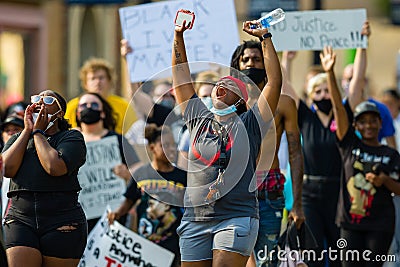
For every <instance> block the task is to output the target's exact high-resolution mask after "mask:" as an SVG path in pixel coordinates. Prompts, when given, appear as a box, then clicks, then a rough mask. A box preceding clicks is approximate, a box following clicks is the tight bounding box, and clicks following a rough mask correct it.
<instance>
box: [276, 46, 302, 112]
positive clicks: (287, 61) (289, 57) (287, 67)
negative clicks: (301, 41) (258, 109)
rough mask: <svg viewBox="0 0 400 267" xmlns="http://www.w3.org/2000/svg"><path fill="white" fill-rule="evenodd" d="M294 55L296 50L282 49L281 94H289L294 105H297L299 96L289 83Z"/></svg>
mask: <svg viewBox="0 0 400 267" xmlns="http://www.w3.org/2000/svg"><path fill="white" fill-rule="evenodd" d="M295 56H296V51H283V53H282V61H281V66H282V78H283V80H282V81H283V84H282V94H285V95H288V96H290V97H291V98H292V99H293V100H294V102H295V104H296V107H298V106H299V102H300V97H299V95H298V94H297V92H296V90H295V89H294V88H293V85H292V83H291V66H292V61H293V59H294V57H295Z"/></svg>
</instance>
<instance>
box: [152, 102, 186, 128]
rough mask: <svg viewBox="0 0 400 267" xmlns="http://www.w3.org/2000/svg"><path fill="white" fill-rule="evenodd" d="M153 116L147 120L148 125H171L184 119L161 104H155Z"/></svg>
mask: <svg viewBox="0 0 400 267" xmlns="http://www.w3.org/2000/svg"><path fill="white" fill-rule="evenodd" d="M153 109H154V111H153V116H152V117H148V118H147V123H155V124H157V126H162V125H164V124H166V125H171V124H172V123H174V122H175V121H177V120H181V119H182V118H181V117H180V116H178V115H176V114H175V112H174V110H173V109H171V108H168V107H165V106H163V105H160V104H154V106H153Z"/></svg>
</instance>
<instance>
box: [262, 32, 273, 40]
mask: <svg viewBox="0 0 400 267" xmlns="http://www.w3.org/2000/svg"><path fill="white" fill-rule="evenodd" d="M271 37H272V34H271V33H270V32H267V33H266V34H264V35H263V36H261V37H259V38H260V42H262V41H264V40H265V39H267V38H271Z"/></svg>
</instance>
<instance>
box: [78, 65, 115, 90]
mask: <svg viewBox="0 0 400 267" xmlns="http://www.w3.org/2000/svg"><path fill="white" fill-rule="evenodd" d="M98 70H104V71H105V72H106V74H107V78H108V79H109V80H110V82H111V84H114V82H115V80H116V74H115V71H114V67H113V66H112V65H111V63H110V62H108V61H107V60H105V59H102V58H90V59H88V60H86V61H85V63H84V64H83V66H82V67H81V69H80V71H79V78H80V80H81V86H82V88H84V89H86V82H87V74H88V73H89V72H95V71H98Z"/></svg>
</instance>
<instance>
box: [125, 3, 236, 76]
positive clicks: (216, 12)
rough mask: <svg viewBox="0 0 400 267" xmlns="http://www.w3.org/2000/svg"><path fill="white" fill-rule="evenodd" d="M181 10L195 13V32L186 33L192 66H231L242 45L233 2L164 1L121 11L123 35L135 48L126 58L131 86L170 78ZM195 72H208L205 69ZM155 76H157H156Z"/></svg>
mask: <svg viewBox="0 0 400 267" xmlns="http://www.w3.org/2000/svg"><path fill="white" fill-rule="evenodd" d="M179 9H188V10H191V11H193V12H194V13H195V21H194V24H193V25H194V26H193V29H191V30H187V31H186V32H185V43H186V49H187V56H188V61H189V62H194V61H202V62H215V63H220V64H223V65H228V66H229V64H230V58H231V55H232V53H233V51H234V50H235V48H236V46H237V45H238V44H239V35H238V29H237V20H236V11H235V6H234V2H233V0H225V1H214V0H190V1H189V0H185V1H162V2H157V3H150V4H143V5H136V6H131V7H125V8H121V9H120V10H119V14H120V20H121V27H122V34H123V37H124V38H125V39H127V40H128V41H129V44H130V45H131V46H132V48H133V53H131V54H129V55H128V57H127V60H128V66H129V72H130V79H131V81H132V82H137V81H146V80H148V79H151V80H152V79H160V78H165V77H169V76H171V71H170V69H169V70H168V69H167V68H170V67H171V50H172V40H173V37H174V29H175V25H174V19H175V16H176V12H177V11H178V10H179ZM196 66H199V67H198V69H193V68H191V71H192V72H196V71H201V70H203V69H202V68H206V66H205V65H204V64H203V65H196ZM154 75H155V76H154Z"/></svg>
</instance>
